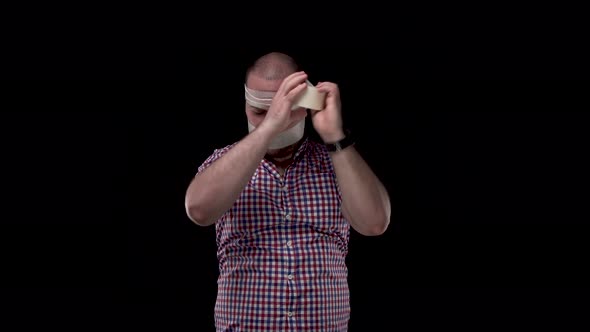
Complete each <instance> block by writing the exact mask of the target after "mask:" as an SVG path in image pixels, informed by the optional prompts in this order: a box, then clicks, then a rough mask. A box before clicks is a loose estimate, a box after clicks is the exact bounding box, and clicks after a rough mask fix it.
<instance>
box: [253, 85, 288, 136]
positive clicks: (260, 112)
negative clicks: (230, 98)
mask: <svg viewBox="0 0 590 332" xmlns="http://www.w3.org/2000/svg"><path fill="white" fill-rule="evenodd" d="M281 83H282V80H272V81H271V80H265V79H264V78H262V77H260V76H257V75H256V74H251V75H248V79H247V80H246V86H247V87H248V88H249V89H252V90H259V91H268V92H276V91H277V90H278V89H279V87H280V86H281ZM266 112H267V111H266V110H264V109H260V108H257V107H254V106H251V105H249V104H248V103H246V116H247V117H248V120H249V121H250V123H252V125H254V127H258V125H259V124H260V123H261V122H262V120H264V116H265V115H266ZM295 125H296V124H295V123H294V124H293V125H292V126H291V127H293V126H295ZM291 127H289V128H291Z"/></svg>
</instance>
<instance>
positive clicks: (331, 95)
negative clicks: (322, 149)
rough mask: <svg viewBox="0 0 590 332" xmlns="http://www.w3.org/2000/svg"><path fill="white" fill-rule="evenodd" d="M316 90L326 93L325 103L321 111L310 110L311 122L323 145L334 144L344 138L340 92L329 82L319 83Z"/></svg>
mask: <svg viewBox="0 0 590 332" xmlns="http://www.w3.org/2000/svg"><path fill="white" fill-rule="evenodd" d="M316 88H317V89H318V91H319V92H324V93H326V101H325V105H324V109H323V110H311V121H312V123H313V127H314V128H315V130H316V131H317V132H318V134H319V135H320V137H321V138H322V140H323V141H324V142H325V143H334V142H336V141H339V140H341V139H342V138H344V130H343V129H342V105H341V102H340V90H339V89H338V85H336V84H334V83H331V82H320V83H318V85H316Z"/></svg>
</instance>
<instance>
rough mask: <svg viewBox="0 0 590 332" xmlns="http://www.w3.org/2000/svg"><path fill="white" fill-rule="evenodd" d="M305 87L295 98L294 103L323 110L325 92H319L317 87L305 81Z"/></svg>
mask: <svg viewBox="0 0 590 332" xmlns="http://www.w3.org/2000/svg"><path fill="white" fill-rule="evenodd" d="M306 83H307V88H306V89H305V90H303V92H302V93H301V94H300V95H299V96H298V97H297V99H295V102H294V104H295V105H297V106H298V107H303V108H309V109H312V110H316V111H319V110H323V109H324V102H325V101H326V93H325V92H319V91H318V89H317V88H316V87H315V86H313V84H311V82H309V81H306Z"/></svg>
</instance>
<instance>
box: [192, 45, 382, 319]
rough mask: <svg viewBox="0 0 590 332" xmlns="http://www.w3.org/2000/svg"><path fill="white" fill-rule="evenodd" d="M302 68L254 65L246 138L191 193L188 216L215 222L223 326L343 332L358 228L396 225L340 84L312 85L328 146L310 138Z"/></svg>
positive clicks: (275, 62)
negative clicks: (352, 128) (352, 240)
mask: <svg viewBox="0 0 590 332" xmlns="http://www.w3.org/2000/svg"><path fill="white" fill-rule="evenodd" d="M297 70H298V68H297V65H296V63H295V62H294V60H293V59H292V58H291V57H289V56H287V55H285V54H282V53H277V52H273V53H269V54H266V55H264V56H262V57H261V58H259V59H258V60H257V61H256V62H255V63H254V64H253V65H252V66H251V67H250V68H249V70H248V72H247V75H246V83H245V90H246V91H245V94H246V109H245V112H246V117H247V120H248V127H249V130H250V132H249V134H248V135H246V136H245V137H244V138H243V139H241V140H240V141H238V142H236V143H234V144H232V145H230V146H227V147H225V148H223V149H217V150H215V151H214V153H213V154H212V155H211V156H210V157H209V158H208V159H207V160H206V161H205V162H204V163H203V164H202V165H201V166H200V167H199V169H198V172H197V174H196V176H195V177H194V179H193V180H192V182H191V183H190V185H189V186H188V189H187V192H186V201H185V205H186V210H187V214H188V216H189V218H190V219H191V220H192V221H193V222H195V223H196V224H197V225H200V226H208V225H212V224H215V227H216V234H217V235H216V241H217V247H218V250H217V257H218V260H219V268H220V275H219V279H218V293H217V301H216V304H215V325H216V328H217V330H218V331H345V330H347V327H348V321H349V317H350V316H349V315H350V306H349V289H348V285H347V267H346V265H345V257H346V254H347V250H348V240H349V234H350V226H352V228H353V229H354V230H356V231H357V232H358V233H360V234H363V235H367V236H374V235H380V234H382V233H383V232H384V231H385V230H386V229H387V227H388V224H389V218H390V214H391V212H390V210H391V208H390V202H389V196H388V194H387V192H386V190H385V187H384V186H383V184H382V183H381V182H380V181H379V179H378V178H377V177H376V176H375V174H374V173H373V172H372V171H371V169H370V167H369V166H368V165H367V164H366V163H365V161H364V160H363V158H362V157H361V156H360V155H359V153H358V152H357V151H356V150H355V147H354V144H350V143H351V142H350V140H349V136H347V131H345V130H344V128H343V126H342V116H341V103H340V96H339V90H338V86H337V85H336V84H334V83H330V82H323V83H319V84H318V85H317V86H316V87H315V88H317V92H318V93H320V94H323V95H324V96H325V100H324V103H323V106H322V107H321V109H316V110H310V116H311V121H312V123H313V127H314V129H315V131H316V132H317V134H319V137H320V138H321V140H323V142H317V141H314V140H311V139H310V138H309V137H306V136H305V135H304V130H303V127H304V124H305V118H306V116H307V110H306V109H305V108H302V107H297V104H296V102H297V100H298V97H300V96H301V94H302V93H303V92H304V91H305V89H314V87H308V85H307V84H306V82H308V81H307V75H306V74H305V73H304V72H302V71H297ZM269 96H272V98H268V97H269ZM264 97H266V98H264ZM265 101H266V102H267V103H266V104H265ZM347 142H348V143H347ZM335 143H341V149H332V148H330V147H333V146H334V145H333V144H335Z"/></svg>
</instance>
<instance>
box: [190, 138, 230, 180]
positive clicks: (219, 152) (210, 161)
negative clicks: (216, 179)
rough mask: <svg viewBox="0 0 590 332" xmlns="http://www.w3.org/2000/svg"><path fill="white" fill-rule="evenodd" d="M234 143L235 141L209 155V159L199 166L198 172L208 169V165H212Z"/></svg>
mask: <svg viewBox="0 0 590 332" xmlns="http://www.w3.org/2000/svg"><path fill="white" fill-rule="evenodd" d="M234 145H235V143H234V144H232V145H228V146H226V147H224V148H222V149H215V150H214V151H213V153H212V154H211V155H210V156H209V157H207V159H205V161H204V162H203V163H202V164H201V165H200V166H199V167H198V169H197V174H199V173H201V172H202V171H204V170H205V169H207V167H209V166H211V164H213V163H214V162H215V161H216V160H217V159H219V158H221V157H222V156H223V155H224V154H225V153H226V152H227V151H229V149H231V148H232V147H233V146H234Z"/></svg>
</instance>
